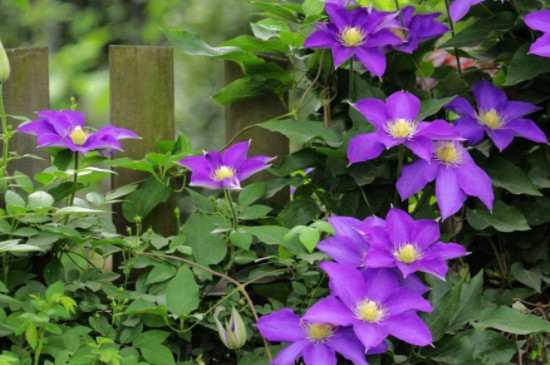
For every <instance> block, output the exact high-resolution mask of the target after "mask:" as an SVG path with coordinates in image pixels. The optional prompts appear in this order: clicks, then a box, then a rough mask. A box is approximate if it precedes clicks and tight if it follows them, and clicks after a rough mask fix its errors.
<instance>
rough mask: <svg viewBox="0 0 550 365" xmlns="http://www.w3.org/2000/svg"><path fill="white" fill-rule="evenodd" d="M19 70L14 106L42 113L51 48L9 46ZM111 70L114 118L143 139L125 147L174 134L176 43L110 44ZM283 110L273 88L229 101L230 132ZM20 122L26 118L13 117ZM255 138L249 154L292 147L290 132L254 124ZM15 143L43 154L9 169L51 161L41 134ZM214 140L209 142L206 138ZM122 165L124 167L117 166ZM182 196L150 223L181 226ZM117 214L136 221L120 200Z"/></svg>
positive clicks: (147, 147) (30, 169) (172, 228)
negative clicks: (40, 144) (39, 141)
mask: <svg viewBox="0 0 550 365" xmlns="http://www.w3.org/2000/svg"><path fill="white" fill-rule="evenodd" d="M7 53H8V58H9V60H10V64H11V69H12V73H11V76H10V78H9V80H8V81H7V82H6V84H5V104H6V110H7V113H8V114H12V115H21V116H26V117H28V118H31V119H33V118H35V116H36V114H35V112H37V111H39V110H43V109H48V108H49V99H50V98H49V77H48V49H47V48H17V49H8V50H7ZM109 71H110V98H111V105H110V124H113V125H116V126H118V127H122V128H128V129H130V130H132V131H135V132H136V133H137V134H138V135H140V136H141V137H142V138H143V139H142V140H139V141H136V140H131V141H128V142H126V143H124V145H123V148H124V152H123V153H120V154H115V157H117V156H120V155H124V156H127V157H131V158H135V159H141V158H143V157H144V156H145V155H146V154H147V153H148V152H154V151H156V150H157V148H156V146H155V144H156V142H158V141H161V140H169V139H173V138H175V133H176V128H175V120H174V63H173V50H172V48H170V47H149V46H123V45H120V46H119V45H116V46H110V48H109ZM225 72H226V82H231V81H232V80H234V79H236V78H238V77H239V76H240V73H241V70H240V68H239V67H238V66H237V65H235V64H230V63H226V64H225ZM281 114H284V106H283V105H282V103H281V102H280V101H279V100H278V99H277V98H276V97H271V96H265V97H255V98H251V99H250V100H243V101H239V102H237V103H234V104H231V105H229V106H227V107H226V128H225V129H226V139H227V140H230V139H231V138H232V137H233V136H234V135H235V134H236V133H237V132H238V131H239V130H241V129H242V128H244V127H246V126H249V125H251V124H255V123H258V122H262V121H266V120H269V119H270V118H273V117H275V116H278V115H281ZM9 122H10V124H11V125H13V126H17V125H18V124H19V123H20V121H18V120H14V119H11V120H10V121H9ZM250 138H253V140H254V143H253V144H252V147H251V150H250V154H265V155H270V156H279V157H282V156H285V155H286V154H288V150H289V145H288V140H286V138H285V137H283V136H282V135H280V134H277V133H271V132H268V131H265V130H262V129H260V128H254V129H253V130H251V131H250V133H243V134H242V135H240V136H239V137H238V139H237V140H248V139H250ZM12 141H13V142H12V145H11V146H10V147H12V149H15V150H17V152H18V153H19V154H25V153H31V154H35V155H40V156H42V157H43V158H44V160H36V159H23V160H17V161H13V162H12V163H11V165H10V171H12V172H13V171H15V170H19V171H22V172H24V173H26V174H28V175H30V176H32V175H34V174H36V173H38V172H40V171H42V170H43V169H44V168H45V167H46V166H48V160H47V159H48V155H47V153H45V152H44V151H41V150H38V149H37V148H36V141H35V138H34V137H32V136H27V135H20V134H18V135H16V137H15V138H14V139H13V140H12ZM201 147H203V148H205V149H206V148H208V147H209V146H201ZM118 172H121V171H118ZM141 179H143V173H141V172H139V171H132V170H127V169H124V171H123V173H119V174H113V176H112V179H111V188H112V189H116V188H117V187H120V186H123V185H126V184H129V183H132V182H135V181H140V180H141ZM174 199H175V197H172V199H171V200H169V201H168V202H167V203H165V204H162V205H161V206H158V207H157V208H156V209H155V210H154V211H153V213H152V214H150V216H149V218H148V220H147V221H145V222H144V224H145V227H153V229H154V230H155V231H156V232H158V233H160V234H164V235H170V234H175V233H176V231H177V224H176V221H175V219H171V218H170V217H173V216H174V215H173V211H174V207H175V200H174ZM113 211H114V215H113V221H114V222H115V224H116V226H117V229H118V230H119V232H120V233H124V232H126V227H127V226H128V225H129V222H127V221H125V220H124V218H123V216H122V212H121V207H120V206H116V207H113Z"/></svg>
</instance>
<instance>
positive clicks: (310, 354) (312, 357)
mask: <svg viewBox="0 0 550 365" xmlns="http://www.w3.org/2000/svg"><path fill="white" fill-rule="evenodd" d="M302 355H303V358H304V363H305V364H306V365H317V364H318V365H336V362H337V360H336V354H335V353H334V350H333V349H331V348H330V347H329V346H327V345H325V344H322V343H318V344H312V343H310V344H309V346H306V347H305V348H304V350H303V351H302Z"/></svg>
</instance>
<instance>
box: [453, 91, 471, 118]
mask: <svg viewBox="0 0 550 365" xmlns="http://www.w3.org/2000/svg"><path fill="white" fill-rule="evenodd" d="M445 108H446V109H449V110H451V111H452V112H453V113H456V114H458V115H460V116H462V117H472V118H475V117H476V111H475V109H474V107H473V106H472V104H470V102H469V101H468V100H466V99H465V98H463V97H462V96H458V97H456V98H454V99H453V101H451V102H450V103H448V104H447V105H445Z"/></svg>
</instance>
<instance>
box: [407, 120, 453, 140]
mask: <svg viewBox="0 0 550 365" xmlns="http://www.w3.org/2000/svg"><path fill="white" fill-rule="evenodd" d="M417 135H423V136H428V137H430V138H432V139H458V138H460V132H459V131H458V130H457V129H456V128H455V127H454V126H452V125H450V124H449V123H447V122H446V121H444V120H442V119H437V120H434V121H433V122H430V123H427V122H420V123H418V132H417Z"/></svg>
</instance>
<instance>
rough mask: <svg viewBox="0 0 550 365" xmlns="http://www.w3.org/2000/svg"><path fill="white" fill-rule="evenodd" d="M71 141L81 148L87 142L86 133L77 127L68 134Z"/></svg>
mask: <svg viewBox="0 0 550 365" xmlns="http://www.w3.org/2000/svg"><path fill="white" fill-rule="evenodd" d="M70 137H71V140H72V141H73V143H74V144H75V145H77V146H82V145H83V144H84V143H86V141H87V140H88V133H86V132H85V131H84V130H82V128H81V127H80V126H77V127H76V128H75V129H73V131H72V132H71V134H70Z"/></svg>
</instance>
